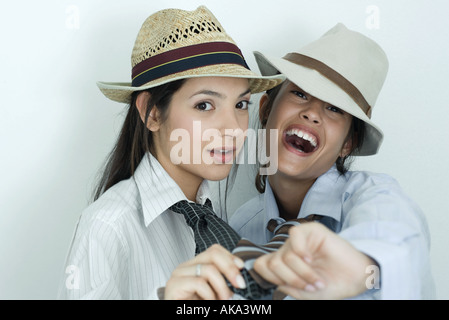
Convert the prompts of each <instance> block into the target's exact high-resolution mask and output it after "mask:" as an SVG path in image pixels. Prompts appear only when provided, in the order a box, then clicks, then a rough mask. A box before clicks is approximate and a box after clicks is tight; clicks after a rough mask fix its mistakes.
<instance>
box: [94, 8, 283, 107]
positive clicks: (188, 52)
mask: <svg viewBox="0 0 449 320" xmlns="http://www.w3.org/2000/svg"><path fill="white" fill-rule="evenodd" d="M131 65H132V77H131V78H132V82H127V83H123V82H97V85H98V87H99V88H100V90H101V92H103V94H104V95H105V96H106V97H108V98H109V99H111V100H114V101H117V102H123V103H130V102H131V96H132V93H133V92H134V91H141V90H145V89H149V88H152V87H156V86H158V85H162V84H165V83H168V82H171V81H174V80H179V79H186V78H193V77H216V76H219V77H236V78H247V79H249V83H250V89H251V91H252V92H253V93H256V92H262V91H265V90H268V89H270V88H272V87H275V86H277V85H278V84H280V83H281V82H282V81H283V80H284V79H285V77H284V76H279V75H276V76H266V77H264V76H260V75H258V74H256V73H254V72H252V71H251V70H250V69H249V67H248V66H247V64H246V62H245V59H244V57H243V55H242V53H241V51H240V49H239V48H238V47H237V45H236V44H235V42H234V40H233V39H232V38H231V37H230V36H229V35H228V34H227V33H226V32H225V30H224V28H223V27H222V26H221V24H220V22H219V21H218V20H217V19H216V18H215V16H214V15H213V14H212V13H211V12H210V11H209V10H208V9H207V8H206V7H205V6H200V7H198V8H197V9H196V10H194V11H185V10H180V9H165V10H161V11H158V12H156V13H154V14H152V15H151V16H149V17H148V18H147V19H146V20H145V22H144V23H143V25H142V27H141V29H140V31H139V33H138V35H137V38H136V41H135V43H134V48H133V51H132V55H131Z"/></svg>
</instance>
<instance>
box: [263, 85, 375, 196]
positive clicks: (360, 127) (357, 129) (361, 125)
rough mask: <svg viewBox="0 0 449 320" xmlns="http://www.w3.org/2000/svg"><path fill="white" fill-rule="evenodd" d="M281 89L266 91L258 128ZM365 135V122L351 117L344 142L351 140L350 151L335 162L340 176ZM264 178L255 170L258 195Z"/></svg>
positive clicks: (349, 163)
mask: <svg viewBox="0 0 449 320" xmlns="http://www.w3.org/2000/svg"><path fill="white" fill-rule="evenodd" d="M281 87H282V84H280V85H278V86H277V87H274V88H272V89H270V90H267V91H266V94H267V95H268V101H267V103H266V105H265V106H264V108H263V109H262V110H260V112H262V114H261V115H260V118H261V121H259V122H260V124H259V126H261V127H262V128H263V127H265V125H266V124H267V120H268V116H269V115H270V112H271V109H272V108H273V103H274V100H275V99H276V96H277V95H278V93H279V91H280V89H281ZM365 133H366V125H365V122H364V121H362V120H360V119H358V118H356V117H352V123H351V127H350V129H349V132H348V136H347V138H346V141H347V140H349V139H352V150H351V152H350V153H349V154H348V155H347V156H345V157H338V159H337V161H336V162H335V164H336V167H337V170H338V172H340V174H342V175H344V174H345V173H346V172H348V170H349V167H350V165H351V163H352V161H353V160H354V159H353V154H354V153H355V151H357V150H359V149H360V148H361V147H362V145H363V141H364V138H365ZM266 178H267V176H265V175H261V174H260V173H259V169H258V168H257V174H256V180H255V184H256V189H257V191H259V192H260V193H263V192H265V182H266Z"/></svg>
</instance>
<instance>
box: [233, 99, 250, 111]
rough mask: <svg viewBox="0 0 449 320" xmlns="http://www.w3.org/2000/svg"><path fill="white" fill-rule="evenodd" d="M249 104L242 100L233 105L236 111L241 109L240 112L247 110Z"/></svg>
mask: <svg viewBox="0 0 449 320" xmlns="http://www.w3.org/2000/svg"><path fill="white" fill-rule="evenodd" d="M250 104H251V102H249V101H247V100H244V101H240V102H239V103H237V104H236V105H235V107H236V108H237V109H241V110H248V107H249V105H250Z"/></svg>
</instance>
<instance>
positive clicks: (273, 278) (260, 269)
mask: <svg viewBox="0 0 449 320" xmlns="http://www.w3.org/2000/svg"><path fill="white" fill-rule="evenodd" d="M274 255H275V253H270V254H265V255H263V256H261V257H259V258H257V259H256V261H254V266H253V267H254V270H255V271H256V272H257V273H258V274H259V275H260V276H261V277H263V278H264V279H265V280H267V281H268V282H271V283H273V284H276V285H281V284H282V283H283V281H282V279H281V278H280V277H279V276H278V275H277V273H276V272H274V271H273V270H272V269H271V268H270V267H269V264H270V261H271V260H272V259H273V257H274Z"/></svg>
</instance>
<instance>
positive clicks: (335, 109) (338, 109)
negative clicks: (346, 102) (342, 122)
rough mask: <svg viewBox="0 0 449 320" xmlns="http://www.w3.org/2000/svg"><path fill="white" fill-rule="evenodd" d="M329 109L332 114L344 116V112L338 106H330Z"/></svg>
mask: <svg viewBox="0 0 449 320" xmlns="http://www.w3.org/2000/svg"><path fill="white" fill-rule="evenodd" d="M327 109H328V110H330V111H332V112H336V113H341V114H344V113H343V110H341V109H340V108H338V107H336V106H328V107H327Z"/></svg>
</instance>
